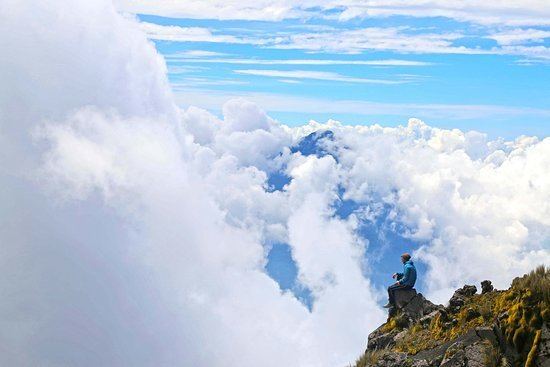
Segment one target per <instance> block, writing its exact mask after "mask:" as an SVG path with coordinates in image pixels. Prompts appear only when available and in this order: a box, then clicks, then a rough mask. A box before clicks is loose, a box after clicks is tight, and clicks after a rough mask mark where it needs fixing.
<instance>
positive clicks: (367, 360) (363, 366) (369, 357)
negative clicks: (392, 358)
mask: <svg viewBox="0 0 550 367" xmlns="http://www.w3.org/2000/svg"><path fill="white" fill-rule="evenodd" d="M386 353H388V350H387V349H378V350H368V351H366V352H365V354H363V355H362V356H361V357H360V358H359V359H358V360H357V361H356V362H355V367H369V366H374V365H375V364H376V363H377V362H378V361H379V360H380V358H382V357H383V356H384V355H385V354H386ZM350 367H351V366H350Z"/></svg>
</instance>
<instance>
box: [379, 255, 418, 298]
mask: <svg viewBox="0 0 550 367" xmlns="http://www.w3.org/2000/svg"><path fill="white" fill-rule="evenodd" d="M401 262H402V263H403V272H402V273H395V274H393V275H392V278H393V279H395V280H396V282H395V283H394V284H392V285H390V286H389V287H388V298H389V302H388V304H387V305H385V306H384V307H385V308H390V307H394V306H395V292H397V291H399V290H405V289H412V288H413V287H414V283H415V282H416V268H415V266H414V263H413V262H412V260H411V255H409V254H408V253H404V254H403V255H401Z"/></svg>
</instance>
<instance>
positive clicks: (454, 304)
mask: <svg viewBox="0 0 550 367" xmlns="http://www.w3.org/2000/svg"><path fill="white" fill-rule="evenodd" d="M465 302H466V301H464V298H462V297H461V296H457V297H455V296H453V297H452V298H451V299H450V300H449V308H448V309H449V311H450V312H452V313H457V312H458V311H459V310H460V308H461V307H462V306H464V303H465Z"/></svg>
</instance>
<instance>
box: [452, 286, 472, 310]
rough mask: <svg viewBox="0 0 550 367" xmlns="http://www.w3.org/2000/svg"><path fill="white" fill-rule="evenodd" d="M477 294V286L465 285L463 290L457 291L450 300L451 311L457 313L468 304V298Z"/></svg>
mask: <svg viewBox="0 0 550 367" xmlns="http://www.w3.org/2000/svg"><path fill="white" fill-rule="evenodd" d="M476 293H477V288H476V286H475V285H465V286H464V287H462V288H459V289H457V290H456V291H455V292H454V294H453V296H452V297H451V299H450V300H449V307H448V309H449V311H450V312H452V313H456V312H458V311H459V310H460V308H461V307H462V306H464V304H465V303H466V298H468V297H471V296H473V295H474V294H476Z"/></svg>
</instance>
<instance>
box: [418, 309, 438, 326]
mask: <svg viewBox="0 0 550 367" xmlns="http://www.w3.org/2000/svg"><path fill="white" fill-rule="evenodd" d="M439 313H440V310H435V311H432V312H430V313H429V314H427V315H426V316H424V317H421V318H420V320H418V322H419V323H420V325H422V326H428V325H430V323H431V322H432V320H433V319H435V317H436V316H437V315H439Z"/></svg>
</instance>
